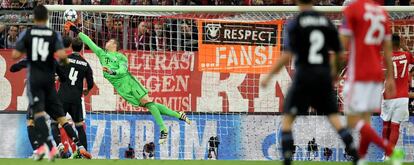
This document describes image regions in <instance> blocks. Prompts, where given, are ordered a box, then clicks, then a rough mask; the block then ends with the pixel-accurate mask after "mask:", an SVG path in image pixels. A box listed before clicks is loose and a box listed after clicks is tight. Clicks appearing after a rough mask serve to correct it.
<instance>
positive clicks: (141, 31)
mask: <svg viewBox="0 0 414 165" xmlns="http://www.w3.org/2000/svg"><path fill="white" fill-rule="evenodd" d="M149 32H150V28H149V25H148V23H147V22H145V21H142V22H140V23H139V25H138V30H137V32H136V34H135V35H134V36H136V38H135V39H134V41H135V46H136V48H137V49H139V50H150V33H149Z"/></svg>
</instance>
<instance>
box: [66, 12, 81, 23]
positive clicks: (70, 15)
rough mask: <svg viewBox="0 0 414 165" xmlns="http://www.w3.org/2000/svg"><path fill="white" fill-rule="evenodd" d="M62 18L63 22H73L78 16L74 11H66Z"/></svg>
mask: <svg viewBox="0 0 414 165" xmlns="http://www.w3.org/2000/svg"><path fill="white" fill-rule="evenodd" d="M63 18H64V19H65V21H70V22H75V21H76V20H77V19H78V14H77V13H76V10H74V9H67V10H65V12H64V13H63Z"/></svg>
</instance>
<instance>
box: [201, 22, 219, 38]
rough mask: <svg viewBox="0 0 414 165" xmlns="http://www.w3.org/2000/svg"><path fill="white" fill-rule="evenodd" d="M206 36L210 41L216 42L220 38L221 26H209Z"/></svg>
mask: <svg viewBox="0 0 414 165" xmlns="http://www.w3.org/2000/svg"><path fill="white" fill-rule="evenodd" d="M205 28H206V32H207V34H206V36H207V39H208V40H211V41H215V40H217V39H218V38H219V36H220V28H221V25H220V24H207V25H206V27H205Z"/></svg>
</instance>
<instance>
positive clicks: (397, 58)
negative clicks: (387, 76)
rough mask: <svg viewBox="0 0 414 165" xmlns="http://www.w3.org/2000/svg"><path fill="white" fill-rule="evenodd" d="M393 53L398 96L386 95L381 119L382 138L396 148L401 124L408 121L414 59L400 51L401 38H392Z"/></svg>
mask: <svg viewBox="0 0 414 165" xmlns="http://www.w3.org/2000/svg"><path fill="white" fill-rule="evenodd" d="M392 42H393V53H392V64H393V67H394V69H393V71H394V79H395V82H396V85H397V94H396V95H395V96H393V97H389V96H386V95H384V100H383V101H382V107H381V118H382V120H383V121H384V122H383V127H382V137H383V138H384V139H387V140H389V142H390V143H391V144H392V146H396V145H397V142H398V137H399V136H400V123H401V122H403V121H408V117H409V114H408V92H407V91H408V89H409V81H410V80H409V77H410V76H409V69H410V68H409V65H410V64H413V63H414V58H413V57H412V55H411V54H410V53H408V52H404V51H400V37H399V36H398V35H396V34H394V35H393V36H392Z"/></svg>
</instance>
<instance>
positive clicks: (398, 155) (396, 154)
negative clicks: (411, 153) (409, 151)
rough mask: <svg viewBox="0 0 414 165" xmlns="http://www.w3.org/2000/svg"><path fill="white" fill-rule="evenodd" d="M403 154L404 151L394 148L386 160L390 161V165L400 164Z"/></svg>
mask: <svg viewBox="0 0 414 165" xmlns="http://www.w3.org/2000/svg"><path fill="white" fill-rule="evenodd" d="M404 155H405V153H404V151H403V150H401V149H398V148H395V149H394V151H393V152H392V154H391V156H390V159H389V161H388V162H391V164H392V165H402V161H403V160H404V157H405V156H404Z"/></svg>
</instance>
